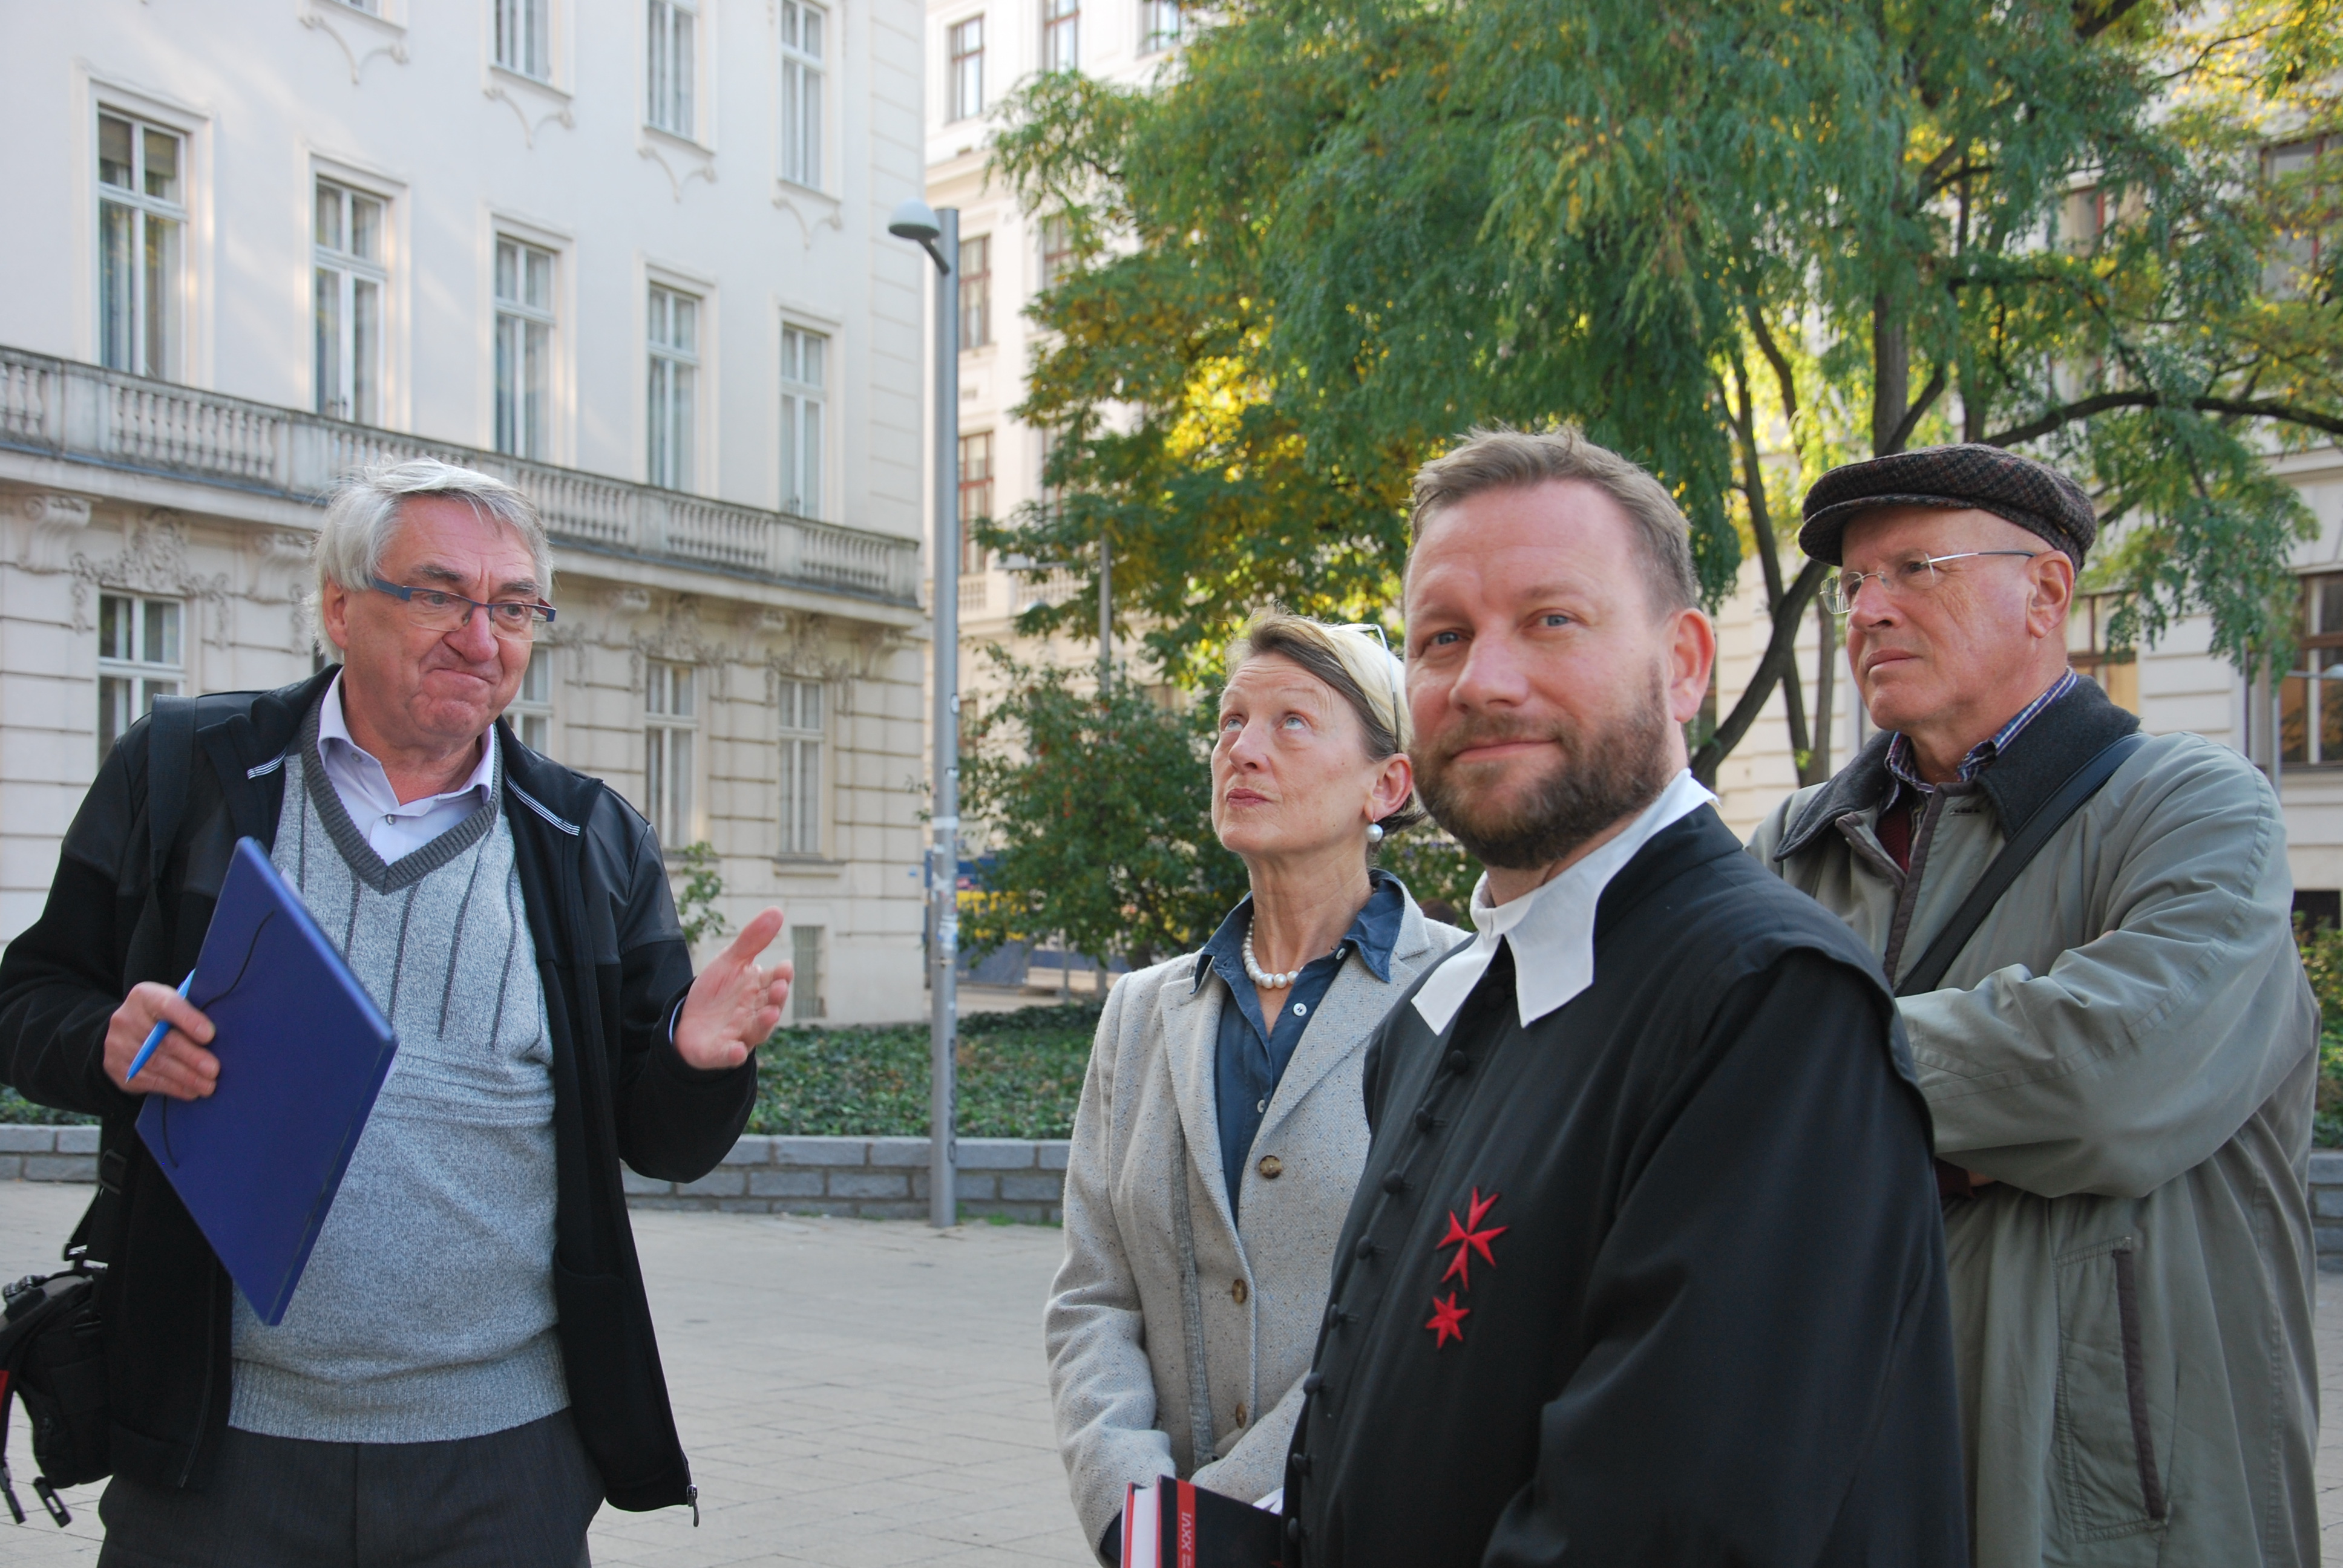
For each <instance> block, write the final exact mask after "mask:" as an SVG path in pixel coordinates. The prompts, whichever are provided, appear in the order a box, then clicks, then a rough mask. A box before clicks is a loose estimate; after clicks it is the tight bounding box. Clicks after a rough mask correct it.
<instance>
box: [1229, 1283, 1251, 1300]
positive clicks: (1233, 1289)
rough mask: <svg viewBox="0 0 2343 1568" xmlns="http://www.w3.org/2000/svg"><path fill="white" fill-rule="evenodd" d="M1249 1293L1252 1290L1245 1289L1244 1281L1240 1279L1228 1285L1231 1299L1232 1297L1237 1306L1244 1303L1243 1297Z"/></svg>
mask: <svg viewBox="0 0 2343 1568" xmlns="http://www.w3.org/2000/svg"><path fill="white" fill-rule="evenodd" d="M1251 1294H1252V1292H1251V1291H1249V1290H1247V1289H1245V1282H1243V1281H1242V1280H1239V1281H1238V1282H1236V1283H1234V1284H1232V1285H1231V1286H1230V1287H1229V1295H1230V1297H1231V1299H1232V1300H1233V1301H1234V1302H1236V1304H1237V1305H1239V1306H1243V1305H1244V1304H1245V1298H1246V1297H1247V1296H1249V1295H1251Z"/></svg>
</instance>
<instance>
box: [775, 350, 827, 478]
mask: <svg viewBox="0 0 2343 1568" xmlns="http://www.w3.org/2000/svg"><path fill="white" fill-rule="evenodd" d="M829 357H830V339H829V338H827V337H823V336H822V335H821V334H820V333H819V332H809V331H807V330H806V329H805V328H803V327H782V328H781V510H783V511H785V512H794V513H796V514H797V515H798V516H799V517H801V518H819V517H820V516H821V499H822V498H821V478H822V463H821V449H822V448H821V443H822V423H823V419H822V416H823V411H824V407H825V405H826V404H827V402H828V397H827V395H826V393H825V392H824V390H823V387H824V386H825V383H826V380H827V374H828V369H829V366H828V363H827V362H828V360H829Z"/></svg>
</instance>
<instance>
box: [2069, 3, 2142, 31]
mask: <svg viewBox="0 0 2343 1568" xmlns="http://www.w3.org/2000/svg"><path fill="white" fill-rule="evenodd" d="M2138 7H2139V0H2108V4H2107V5H2102V6H2100V7H2098V8H2097V9H2093V8H2092V7H2091V6H2090V5H2087V3H2086V0H2075V36H2076V37H2077V38H2082V39H2086V40H2088V39H2092V38H2096V37H2097V36H2098V35H2100V34H2102V33H2104V32H2106V31H2107V29H2108V28H2110V27H2112V26H2114V25H2116V24H2117V23H2118V22H2120V21H2122V20H2123V19H2124V18H2125V17H2126V16H2127V15H2130V14H2131V13H2132V12H2133V11H2135V10H2137V9H2138Z"/></svg>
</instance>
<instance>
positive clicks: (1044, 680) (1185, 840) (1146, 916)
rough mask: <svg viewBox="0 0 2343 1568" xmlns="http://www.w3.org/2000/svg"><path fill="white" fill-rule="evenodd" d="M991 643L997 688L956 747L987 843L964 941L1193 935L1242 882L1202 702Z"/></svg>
mask: <svg viewBox="0 0 2343 1568" xmlns="http://www.w3.org/2000/svg"><path fill="white" fill-rule="evenodd" d="M1116 569H1117V571H1120V570H1121V568H1120V567H1119V566H1118V567H1117V568H1116ZM996 658H998V659H999V662H1000V664H1001V670H1002V674H1003V676H1004V678H1005V679H1006V682H1007V685H1008V690H1007V693H1006V695H1005V696H1004V697H1003V698H1001V699H999V700H997V701H996V702H994V703H992V704H990V706H988V707H987V709H985V711H984V713H983V715H982V716H981V717H980V718H979V719H976V720H975V721H974V722H972V723H971V724H970V726H969V729H968V732H967V737H966V749H965V752H964V754H963V756H962V759H961V763H960V809H961V812H962V814H963V815H964V816H965V817H967V818H968V819H971V820H974V821H980V822H983V823H985V824H986V832H987V837H986V839H985V840H984V841H983V842H982V843H981V844H980V845H977V846H974V848H975V849H978V850H979V852H980V853H983V854H985V855H987V856H989V857H990V869H988V870H987V872H986V875H985V883H986V888H987V891H988V893H989V895H990V896H989V897H986V898H983V899H981V900H970V901H967V902H964V904H963V909H962V914H961V923H960V940H961V943H962V945H963V946H964V947H966V948H968V949H969V950H971V951H975V952H983V951H985V950H989V949H990V948H994V947H998V946H1000V945H1001V943H1003V942H1008V941H1015V940H1032V939H1037V938H1039V937H1041V936H1043V935H1046V934H1050V933H1056V934H1058V935H1061V936H1062V937H1063V938H1064V939H1065V940H1066V942H1067V944H1068V945H1069V946H1070V947H1071V948H1072V949H1073V950H1075V951H1077V952H1082V953H1088V954H1091V955H1092V956H1094V957H1104V956H1106V955H1110V954H1122V955H1125V956H1127V957H1128V958H1129V959H1130V960H1131V963H1132V965H1133V966H1134V967H1143V966H1145V965H1147V964H1150V963H1152V962H1154V961H1155V960H1156V959H1158V958H1161V957H1163V956H1165V955H1168V954H1171V953H1175V952H1182V951H1185V950H1189V949H1192V948H1194V947H1199V946H1201V945H1202V943H1203V941H1204V940H1205V939H1206V938H1207V937H1209V936H1210V935H1211V934H1212V928H1213V927H1215V926H1216V925H1218V924H1219V923H1220V921H1221V919H1222V916H1224V915H1225V914H1227V913H1228V911H1229V910H1230V908H1231V907H1232V905H1234V904H1235V903H1236V901H1237V900H1239V899H1241V898H1242V897H1243V896H1244V893H1245V888H1246V883H1245V873H1244V867H1243V864H1242V862H1241V861H1239V860H1238V859H1237V858H1236V857H1235V856H1233V855H1232V854H1230V853H1229V852H1228V851H1227V850H1225V849H1222V848H1221V845H1220V840H1219V839H1217V838H1216V837H1215V836H1214V835H1213V832H1212V769H1211V763H1210V753H1211V727H1210V713H1211V710H1210V709H1203V708H1200V709H1198V710H1197V711H1196V712H1194V713H1188V714H1182V713H1177V712H1173V711H1172V710H1170V709H1165V708H1163V707H1161V706H1160V705H1158V704H1157V703H1156V702H1154V701H1153V700H1152V699H1150V698H1149V697H1148V695H1147V694H1146V692H1145V690H1144V689H1142V688H1141V687H1139V686H1137V685H1136V684H1134V683H1132V682H1131V681H1127V680H1114V681H1110V682H1109V683H1108V685H1107V689H1106V690H1105V692H1104V693H1103V694H1102V695H1101V694H1099V693H1095V692H1091V691H1086V690H1084V689H1082V687H1081V684H1078V682H1086V680H1087V677H1086V676H1080V675H1076V674H1073V673H1070V672H1068V671H1066V670H1062V669H1035V668H1024V667H1021V666H1019V665H1017V664H1015V663H1013V662H1012V661H1011V660H1010V659H1009V658H1007V657H1006V656H1005V655H996Z"/></svg>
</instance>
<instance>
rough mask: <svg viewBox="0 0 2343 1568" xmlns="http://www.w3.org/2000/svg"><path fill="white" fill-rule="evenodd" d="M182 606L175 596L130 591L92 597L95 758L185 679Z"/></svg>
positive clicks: (176, 692) (176, 691)
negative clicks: (94, 607) (94, 614)
mask: <svg viewBox="0 0 2343 1568" xmlns="http://www.w3.org/2000/svg"><path fill="white" fill-rule="evenodd" d="M185 619H186V606H184V605H182V604H181V603H180V602H179V601H178V600H177V599H175V598H141V597H139V596H136V595H133V594H116V593H109V594H100V595H98V597H97V759H98V761H100V762H104V761H105V760H106V754H107V753H108V752H110V751H112V750H113V749H114V743H115V742H116V741H117V740H119V739H122V735H123V731H125V730H126V729H129V728H130V727H131V726H132V725H133V724H136V723H137V722H138V720H139V719H143V718H145V717H146V715H147V714H148V713H150V712H152V711H154V708H155V699H156V698H158V697H176V696H178V695H179V692H180V690H181V689H182V688H184V687H185V686H186V679H187V667H186V648H185V641H186V639H185V638H184V637H183V636H182V635H181V629H182V626H183V623H184V621H185Z"/></svg>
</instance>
